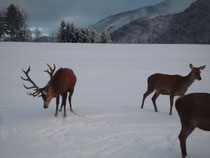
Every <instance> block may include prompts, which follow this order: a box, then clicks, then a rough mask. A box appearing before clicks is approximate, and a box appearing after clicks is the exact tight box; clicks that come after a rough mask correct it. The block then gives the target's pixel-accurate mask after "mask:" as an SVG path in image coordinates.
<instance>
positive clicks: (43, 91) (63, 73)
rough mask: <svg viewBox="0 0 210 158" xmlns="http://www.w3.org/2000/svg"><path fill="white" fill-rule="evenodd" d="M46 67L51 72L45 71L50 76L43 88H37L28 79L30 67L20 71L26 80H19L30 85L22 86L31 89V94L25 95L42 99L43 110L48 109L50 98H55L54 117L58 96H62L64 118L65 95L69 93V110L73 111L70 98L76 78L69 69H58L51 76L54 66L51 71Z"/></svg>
mask: <svg viewBox="0 0 210 158" xmlns="http://www.w3.org/2000/svg"><path fill="white" fill-rule="evenodd" d="M48 67H49V68H50V70H51V71H48V70H46V71H45V72H47V73H48V74H49V75H50V81H49V82H48V83H47V85H46V86H45V87H43V88H39V87H38V86H37V85H36V84H35V83H34V82H33V81H32V79H31V78H30V77H29V74H28V73H29V72H30V66H29V68H28V69H27V71H24V70H23V69H22V71H23V72H24V74H25V75H26V77H27V78H23V77H21V79H23V80H24V81H28V82H30V83H31V84H32V86H31V87H27V86H25V85H24V87H25V88H26V89H32V90H33V92H29V93H27V94H28V95H30V96H33V97H37V96H38V97H42V99H43V101H44V108H45V109H46V108H48V106H49V103H50V101H51V100H52V98H55V97H56V112H55V116H56V117H57V115H58V106H59V95H61V96H62V105H61V109H62V106H63V107H64V117H66V98H67V93H68V92H69V105H70V110H71V111H73V110H72V104H71V97H72V95H73V92H74V87H75V84H76V81H77V78H76V76H75V74H74V72H73V71H72V70H71V69H69V68H60V69H59V70H57V71H56V72H55V74H54V75H53V73H54V71H55V65H54V68H53V69H52V68H51V67H50V66H49V65H48Z"/></svg>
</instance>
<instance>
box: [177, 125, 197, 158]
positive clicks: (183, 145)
mask: <svg viewBox="0 0 210 158" xmlns="http://www.w3.org/2000/svg"><path fill="white" fill-rule="evenodd" d="M184 126H186V125H182V129H181V132H180V134H179V140H180V147H181V151H182V158H185V156H186V155H187V149H186V140H187V137H188V136H189V135H190V134H191V133H192V132H193V130H194V129H195V127H194V126H192V125H187V127H184Z"/></svg>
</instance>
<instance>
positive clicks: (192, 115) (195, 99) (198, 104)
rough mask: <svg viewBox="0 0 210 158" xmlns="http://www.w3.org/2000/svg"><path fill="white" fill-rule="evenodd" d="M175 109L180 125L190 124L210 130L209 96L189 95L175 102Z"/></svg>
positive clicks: (206, 94)
mask: <svg viewBox="0 0 210 158" xmlns="http://www.w3.org/2000/svg"><path fill="white" fill-rule="evenodd" d="M175 106H176V109H177V112H178V114H179V116H180V119H181V122H182V123H184V124H185V123H190V124H193V125H194V126H195V127H198V128H200V129H203V130H208V131H209V130H210V94H208V93H191V94H188V95H185V96H183V97H180V98H178V99H177V100H176V104H175Z"/></svg>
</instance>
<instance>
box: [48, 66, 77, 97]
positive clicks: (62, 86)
mask: <svg viewBox="0 0 210 158" xmlns="http://www.w3.org/2000/svg"><path fill="white" fill-rule="evenodd" d="M76 80H77V79H76V76H75V74H74V72H73V71H72V70H71V69H68V68H60V69H59V70H57V71H56V73H55V75H54V76H53V78H52V81H51V83H50V85H51V87H52V88H53V90H54V91H55V92H56V93H63V92H66V91H69V90H70V89H74V86H75V84H76Z"/></svg>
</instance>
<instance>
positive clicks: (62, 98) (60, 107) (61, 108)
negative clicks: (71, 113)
mask: <svg viewBox="0 0 210 158" xmlns="http://www.w3.org/2000/svg"><path fill="white" fill-rule="evenodd" d="M61 97H62V100H63V95H62V94H61ZM62 108H63V101H62V104H61V107H60V110H59V111H60V112H61V111H62Z"/></svg>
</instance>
